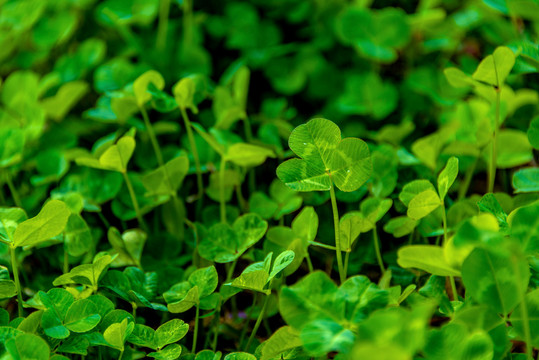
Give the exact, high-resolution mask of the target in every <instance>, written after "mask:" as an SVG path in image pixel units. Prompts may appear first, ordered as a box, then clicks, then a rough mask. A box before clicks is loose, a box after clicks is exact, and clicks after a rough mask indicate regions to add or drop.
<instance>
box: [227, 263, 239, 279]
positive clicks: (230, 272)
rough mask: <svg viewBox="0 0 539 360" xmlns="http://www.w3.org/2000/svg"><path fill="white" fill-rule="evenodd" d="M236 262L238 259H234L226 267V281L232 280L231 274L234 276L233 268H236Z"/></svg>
mask: <svg viewBox="0 0 539 360" xmlns="http://www.w3.org/2000/svg"><path fill="white" fill-rule="evenodd" d="M237 263H238V259H236V260H234V261H233V262H232V264H230V266H229V267H228V269H227V272H226V282H229V281H230V280H232V276H234V269H236V264H237Z"/></svg>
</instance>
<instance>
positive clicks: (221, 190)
mask: <svg viewBox="0 0 539 360" xmlns="http://www.w3.org/2000/svg"><path fill="white" fill-rule="evenodd" d="M225 169H226V160H225V157H224V156H221V168H220V169H219V208H220V213H221V222H222V223H226V201H225Z"/></svg>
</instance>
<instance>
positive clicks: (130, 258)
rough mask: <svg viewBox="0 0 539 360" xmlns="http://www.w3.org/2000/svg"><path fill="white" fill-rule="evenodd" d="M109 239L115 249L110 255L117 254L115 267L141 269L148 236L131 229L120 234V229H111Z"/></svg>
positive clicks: (140, 231) (114, 262) (138, 230)
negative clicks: (128, 266) (129, 266)
mask: <svg viewBox="0 0 539 360" xmlns="http://www.w3.org/2000/svg"><path fill="white" fill-rule="evenodd" d="M107 238H108V240H109V242H110V244H111V245H112V247H113V249H111V251H109V253H111V254H114V253H117V254H118V256H117V257H116V259H114V261H113V263H112V265H113V266H126V265H134V266H139V267H140V259H141V257H142V251H143V249H144V244H146V239H147V238H148V235H146V233H145V232H144V231H142V230H140V229H131V230H127V231H125V232H124V233H123V234H120V232H119V231H118V229H116V228H115V227H110V228H109V231H108V233H107Z"/></svg>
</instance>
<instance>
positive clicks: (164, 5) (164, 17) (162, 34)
mask: <svg viewBox="0 0 539 360" xmlns="http://www.w3.org/2000/svg"><path fill="white" fill-rule="evenodd" d="M169 10H170V0H161V1H160V2H159V23H158V24H157V41H156V43H155V45H156V47H157V49H158V50H163V49H164V48H165V45H166V41H167V31H168V13H169Z"/></svg>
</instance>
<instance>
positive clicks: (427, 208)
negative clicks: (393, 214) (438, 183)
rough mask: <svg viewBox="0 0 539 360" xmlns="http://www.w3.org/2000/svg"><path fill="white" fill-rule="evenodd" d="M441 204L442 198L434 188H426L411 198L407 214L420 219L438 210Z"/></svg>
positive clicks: (414, 218)
mask: <svg viewBox="0 0 539 360" xmlns="http://www.w3.org/2000/svg"><path fill="white" fill-rule="evenodd" d="M441 205H442V203H441V200H440V198H439V197H438V194H436V192H435V191H434V190H425V191H423V192H421V193H419V194H417V195H416V196H414V198H413V199H412V200H410V203H409V204H408V212H407V213H406V215H408V216H409V217H410V218H411V219H413V220H419V219H422V218H424V217H425V216H427V215H428V214H430V213H431V212H433V211H434V210H436V209H437V208H438V207H439V206H441Z"/></svg>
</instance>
